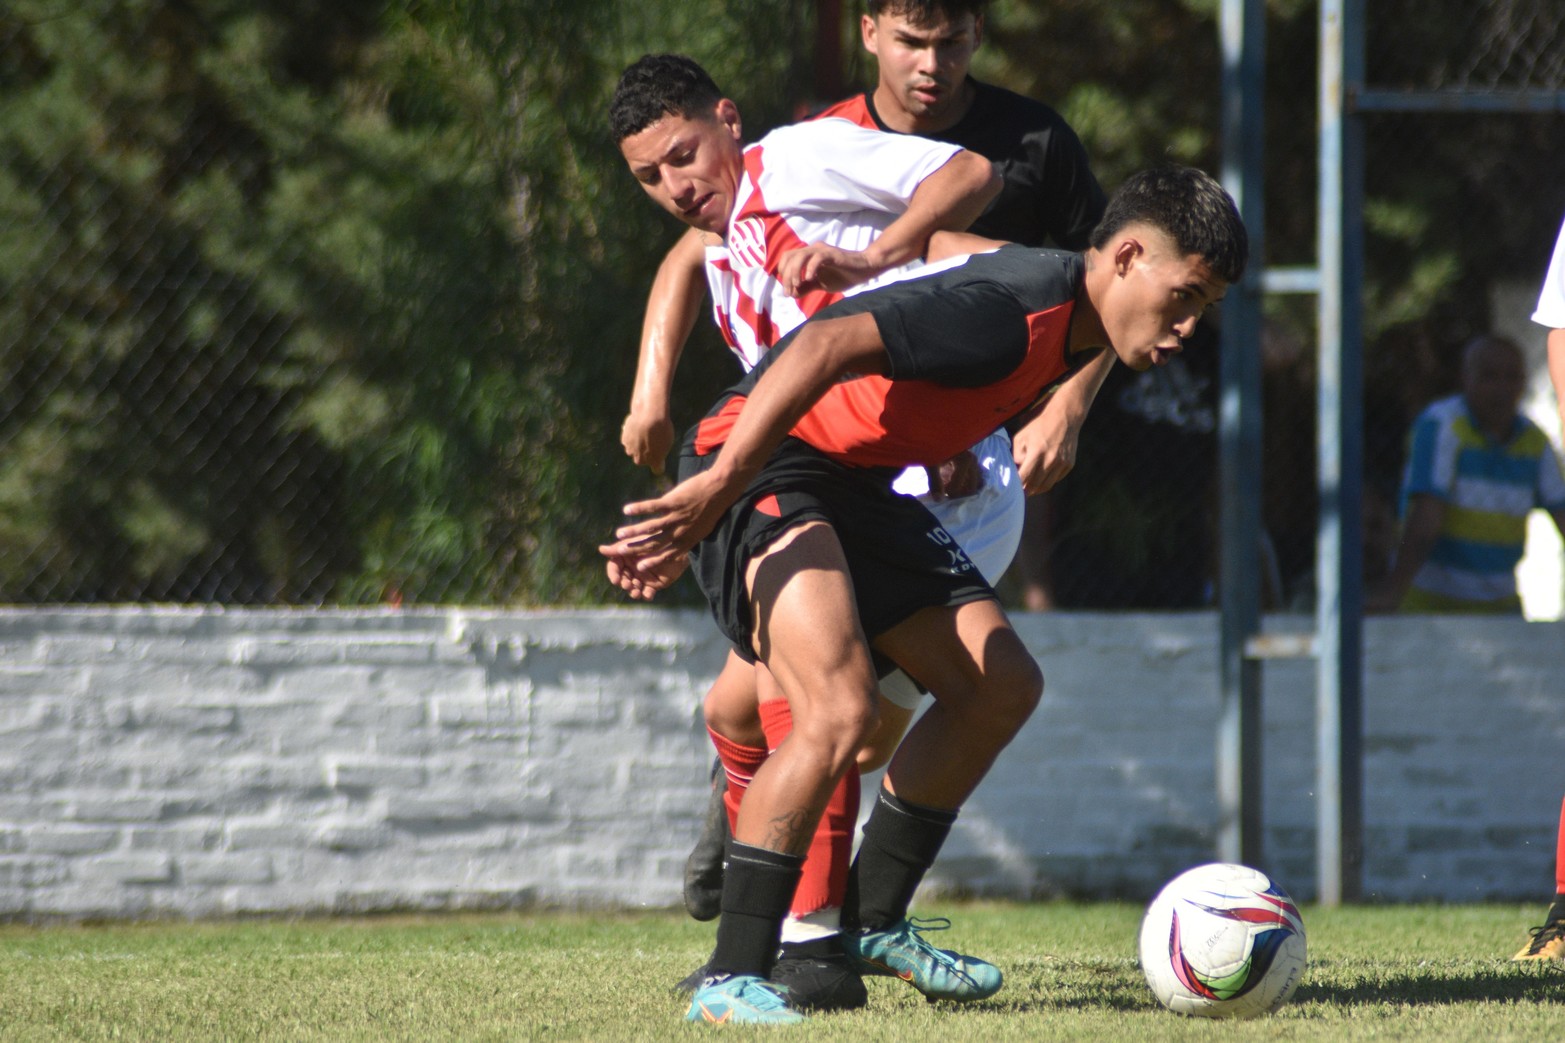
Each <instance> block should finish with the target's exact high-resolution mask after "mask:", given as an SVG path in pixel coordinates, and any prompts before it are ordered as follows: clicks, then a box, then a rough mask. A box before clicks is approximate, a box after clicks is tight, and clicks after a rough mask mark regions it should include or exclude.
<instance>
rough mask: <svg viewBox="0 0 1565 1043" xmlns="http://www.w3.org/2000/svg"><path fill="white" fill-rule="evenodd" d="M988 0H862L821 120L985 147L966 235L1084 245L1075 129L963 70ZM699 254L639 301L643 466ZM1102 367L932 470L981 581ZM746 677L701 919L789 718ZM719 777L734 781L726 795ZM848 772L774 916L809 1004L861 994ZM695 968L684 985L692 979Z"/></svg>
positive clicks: (728, 713)
mask: <svg viewBox="0 0 1565 1043" xmlns="http://www.w3.org/2000/svg"><path fill="white" fill-rule="evenodd" d="M986 6H987V5H986V4H985V3H984V2H982V0H949V2H947V0H870V2H869V3H868V4H867V6H866V13H865V14H864V15H863V16H862V18H861V29H862V34H863V41H864V46H865V48H866V49H867V50H868V51H869V52H870V53H872V54H874V55H875V56H876V60H877V64H878V82H877V85H876V87H875V88H874V89H873V90H870V91H866V92H864V93H863V94H860V95H856V96H854V97H852V98H849V99H847V100H845V101H843V102H840V103H838V104H837V105H834V106H832V107H831V108H829V109H827V110H825V112H823V113H821V114H820V115H821V118H839V119H844V120H847V121H849V122H852V123H854V124H857V125H859V126H862V127H866V128H874V129H879V130H882V131H888V132H891V133H895V134H915V135H919V136H921V137H926V138H931V139H934V140H936V141H942V142H947V143H951V144H956V145H960V146H962V147H964V148H966V149H968V150H969V151H972V152H975V153H977V154H979V155H982V156H984V157H985V158H987V159H989V160H990V161H992V162H993V163H994V165H995V169H996V171H997V172H998V173H999V174H1000V175H1001V177H1002V181H1003V184H1002V188H1001V192H1000V195H999V196H998V197H997V198H996V199H995V200H994V201H993V202H991V203H990V205H989V206H988V208H987V209H986V210H985V211H984V212H983V214H982V215H981V216H980V217H979V218H978V220H977V222H976V223H974V224H973V225H972V226H971V230H972V231H973V232H975V233H977V234H980V235H985V236H989V237H992V238H995V239H1003V240H1007V241H1011V242H1017V243H1022V244H1025V245H1028V246H1047V245H1053V246H1059V247H1062V248H1065V249H1070V250H1080V249H1083V248H1085V247H1086V245H1087V241H1088V236H1089V234H1090V232H1091V230H1092V228H1093V226H1094V225H1095V224H1096V223H1097V221H1098V218H1099V217H1100V216H1101V215H1102V213H1103V204H1104V196H1103V192H1102V189H1101V188H1100V187H1099V185H1098V182H1097V180H1096V179H1095V178H1094V177H1093V175H1092V172H1091V168H1090V165H1089V163H1088V160H1087V156H1086V152H1085V150H1084V149H1083V147H1082V145H1081V141H1080V139H1079V138H1078V137H1077V136H1076V134H1075V132H1074V131H1073V130H1072V129H1071V128H1070V126H1069V125H1068V124H1067V123H1066V122H1065V120H1064V119H1063V118H1062V117H1061V116H1060V115H1059V113H1057V112H1056V111H1055V110H1054V109H1052V108H1050V107H1049V106H1047V105H1044V104H1042V103H1040V102H1035V101H1033V100H1031V99H1029V98H1025V97H1023V96H1021V95H1019V94H1016V93H1014V92H1011V91H1007V90H1003V89H1001V88H998V87H994V86H991V85H988V84H983V83H980V82H979V81H977V80H974V79H973V78H972V77H971V76H970V75H969V73H968V66H969V63H970V62H971V60H972V57H973V53H974V51H975V50H976V48H977V47H978V46H979V44H980V43H981V40H982V36H983V31H984V12H985V8H986ZM681 256H684V257H686V258H688V261H687V263H686V264H685V265H684V266H683V268H681V266H680V265H679V264H678V261H679V259H680V257H681ZM700 265H701V254H700V251H699V249H692V250H685V251H683V254H681V250H680V249H679V248H676V250H675V251H674V252H672V253H671V254H670V256H669V259H668V261H666V262H665V264H664V266H663V269H662V271H660V273H659V280H658V285H657V286H656V287H655V288H654V293H653V297H652V300H651V301H649V305H648V312H647V315H648V321H647V326H646V333H645V334H644V337H643V350H642V358H641V363H640V365H639V367H638V371H637V380H636V387H637V394H636V396H635V398H634V399H633V402H632V408H631V410H630V413H629V415H628V416H627V417H626V420H625V425H624V430H623V441H624V445H625V448H626V451H627V452H628V453H629V454H630V455H631V457H632V458H633V459H634V460H636V462H637V463H642V464H646V465H649V466H651V467H653V468H654V470H660V469H661V466H662V460H663V457H664V455H665V454H666V452H667V450H668V447H669V445H670V444H671V441H672V428H671V427H670V426H669V424H668V421H667V412H668V388H669V387H670V385H671V382H672V371H673V367H674V365H675V363H676V361H677V359H678V352H679V347H680V344H681V343H682V336H681V337H679V338H677V339H676V338H671V337H669V336H668V335H667V331H669V330H671V329H681V330H682V329H688V326H689V323H690V321H692V319H693V310H694V308H695V306H696V305H695V304H693V303H691V301H692V298H693V297H698V296H699V286H700V282H701V279H702V277H701V274H700ZM681 311H683V312H684V313H685V314H684V315H683V316H682V315H681V314H680V312H681ZM1112 365H1113V357H1112V355H1110V354H1108V353H1102V354H1101V355H1100V356H1099V357H1097V358H1095V359H1092V360H1088V361H1087V363H1086V364H1085V365H1084V366H1083V367H1082V372H1081V373H1080V374H1079V375H1077V376H1075V377H1073V378H1072V379H1071V380H1070V381H1069V382H1068V383H1066V384H1065V385H1064V386H1063V387H1062V388H1061V390H1060V392H1059V393H1058V394H1056V395H1055V396H1053V397H1052V399H1051V401H1050V402H1049V403H1048V407H1047V408H1046V409H1041V410H1040V411H1039V413H1038V415H1037V416H1036V417H1035V418H1034V419H1033V422H1032V423H1030V424H1028V425H1027V426H1026V427H1025V428H1021V429H1019V430H1017V431H1016V432H1015V434H1014V446H1013V445H1011V444H1009V443H1010V439H1009V438H1008V437H1007V435H1006V433H1005V432H1004V431H1003V430H1002V431H999V432H996V433H995V434H994V435H993V436H992V437H991V438H990V439H989V440H988V443H989V445H990V446H993V447H996V449H997V451H996V452H994V453H993V454H992V456H991V455H988V454H984V455H979V456H975V455H974V454H972V453H968V452H962V453H959V454H957V455H956V456H955V457H954V458H953V460H952V461H951V462H948V463H945V464H944V465H943V466H942V467H941V468H940V469H939V472H938V473H941V474H945V475H957V476H962V477H967V478H969V480H970V481H971V480H976V481H977V483H978V492H979V495H971V493H972V490H973V487H972V486H971V485H967V486H965V487H964V485H963V484H962V483H961V481H960V480H958V481H957V482H955V483H954V484H952V485H948V486H945V487H942V486H940V485H939V484H935V485H934V486H933V490H934V496H935V497H941V496H945V497H946V499H945V500H944V502H942V503H937V504H936V505H935V509H937V510H939V511H943V512H944V513H945V516H946V517H947V519H948V520H947V521H946V524H947V525H948V526H951V530H952V532H953V534H954V535H956V536H957V538H958V540H959V542H961V543H962V544H963V546H964V547H966V548H967V549H968V550H970V551H972V554H973V557H974V560H975V561H976V562H977V563H978V564H980V566H981V567H982V568H983V569H984V571H985V573H986V575H987V576H988V577H989V578H990V579H991V580H994V579H997V578H998V576H999V574H1000V573H1001V572H1003V571H1004V569H1005V568H1006V566H1007V565H1008V564H1009V562H1010V559H1011V556H1012V554H1013V553H1014V552H1015V551H1016V548H1017V545H1018V542H1019V541H1020V540H1021V531H1020V522H1021V517H1022V514H1023V507H1022V504H1021V502H1020V499H1021V492H1022V491H1023V490H1025V491H1026V492H1027V493H1029V494H1036V493H1041V492H1044V491H1045V490H1047V489H1049V488H1050V487H1051V486H1052V485H1054V484H1055V483H1056V482H1058V481H1059V480H1060V479H1061V478H1063V477H1064V476H1065V475H1066V474H1067V473H1068V472H1069V471H1070V470H1071V469H1072V467H1073V466H1074V462H1075V459H1076V453H1077V439H1078V434H1079V431H1080V429H1081V426H1082V423H1083V422H1084V420H1085V419H1086V415H1087V411H1088V409H1089V407H1090V406H1091V404H1092V401H1093V399H1094V397H1095V396H1096V394H1097V391H1098V388H1099V387H1100V386H1101V385H1102V383H1103V381H1104V378H1105V377H1106V375H1107V374H1108V371H1109V369H1110V368H1111V367H1112ZM1013 462H1014V467H1013V466H1012V464H1013ZM911 475H912V477H911V478H909V477H906V476H905V477H904V480H903V483H901V484H899V489H901V490H902V491H912V492H918V491H920V490H919V488H918V487H917V483H916V479H917V478H918V477H919V476H918V474H917V472H911ZM1002 490H1003V492H1002ZM948 494H949V495H948ZM964 494H967V495H964ZM1011 498H1014V499H1011ZM1008 501H1009V502H1008ZM926 502H927V499H926ZM1036 506H1037V505H1033V504H1029V505H1028V506H1027V508H1026V513H1027V515H1028V517H1029V518H1033V517H1034V516H1037V517H1042V515H1041V514H1039V512H1037V511H1036V510H1035V507H1036ZM959 526H960V527H959ZM1024 553H1025V549H1024ZM995 563H997V564H995ZM742 676H744V675H743V674H741V673H740V672H738V671H735V670H733V669H729V668H725V670H724V672H723V675H722V677H721V678H720V679H719V683H718V684H716V685H714V686H713V689H712V691H711V693H710V694H709V695H708V697H707V699H706V700H705V710H706V716H707V724H708V727H709V730H710V732H711V734H712V736H713V741H714V742H715V743H717V744H718V746H719V748H720V750H722V751H723V755H722V757H723V761H724V763H725V765H727V766H728V772H727V779H726V780H725V776H724V773H722V772H718V773H717V774H716V775H715V776H714V779H715V784H716V789H715V790H714V807H713V808H712V809H711V810H710V811H709V813H708V816H707V826H706V832H705V834H704V835H703V837H702V839H701V841H700V842H699V843H698V844H697V845H696V848H695V849H694V850H693V851H692V853H691V857H690V859H689V861H688V863H687V867H686V884H685V898H686V903H687V906H688V907H689V908H690V909H691V912H692V914H693V915H696V916H698V917H699V918H703V919H704V918H709V917H710V916H713V915H715V914H716V911H717V910H716V900H717V889H718V888H719V887H720V886H721V875H722V862H721V860H722V857H723V840H722V834H723V831H724V830H725V829H726V826H727V822H726V821H725V819H724V815H723V811H722V807H721V806H720V802H721V801H723V800H724V799H725V798H726V799H727V801H728V809H729V813H730V816H731V814H732V809H733V808H734V807H735V806H736V805H737V800H736V799H735V798H736V796H737V793H736V790H737V789H738V788H739V787H741V786H742V783H743V779H744V778H745V777H746V776H745V774H744V772H743V771H742V770H741V769H742V766H743V765H745V764H749V763H752V762H758V760H759V758H758V757H757V756H756V754H757V752H758V753H759V754H760V755H761V756H764V753H765V749H766V747H767V746H769V745H775V744H776V742H778V741H780V739H781V737H782V736H784V735H786V733H787V728H788V721H787V707H786V704H785V703H781V702H777V701H772V702H767V703H762V704H761V706H760V711H761V716H760V718H759V720H757V719H756V718H755V709H754V707H755V697H754V693H753V687H746V686H744V685H741V684H738V683H736V682H734V680H733V679H734V678H739V677H742ZM882 695H883V697H884V698H883V700H882V703H881V707H880V709H881V712H880V715H879V720H880V727H879V729H878V730H877V731H876V733H875V734H874V736H873V737H872V739H871V741H870V743H869V744H868V745H867V746H866V748H865V750H864V751H863V754H862V756H861V766H862V767H863V768H864V769H865V770H869V769H871V768H874V767H878V766H880V765H882V764H884V763H885V760H886V759H887V758H889V756H890V755H891V752H892V750H893V749H894V747H895V745H896V742H897V740H898V739H899V738H900V737H901V735H902V732H903V730H904V729H905V728H906V727H907V724H908V722H909V721H910V720H911V718H912V715H913V713H914V711H915V709H916V708H917V705H918V700H919V693H918V691H917V689H916V687H915V686H913V685H911V684H908V683H906V682H905V680H904V679H903V678H901V677H899V676H897V675H893V676H892V677H890V678H887V679H886V680H885V682H884V683H883V686H882ZM763 728H764V731H765V739H764V741H763V738H762V736H761V734H760V732H761V730H762V729H763ZM725 782H726V784H727V785H728V786H729V787H730V788H729V790H728V792H727V793H726V794H725V793H724V786H725ZM856 783H857V780H856V779H846V780H844V787H843V792H841V793H839V794H837V795H835V796H834V797H833V800H832V803H831V804H830V805H829V806H828V809H827V812H826V815H825V817H824V818H823V819H822V823H821V830H820V834H819V835H818V836H817V840H816V847H815V849H814V853H812V855H811V859H810V861H809V862H808V863H807V865H806V871H805V878H804V881H803V882H802V883H801V885H800V888H799V891H798V893H797V895H796V897H795V903H794V908H793V913H792V915H791V916H790V918H789V921H788V922H787V924H786V925H785V928H784V935H783V938H784V950H785V953H786V954H787V960H786V961H785V963H784V965H783V966H782V967H781V968H780V974H781V973H782V972H783V971H786V972H787V980H788V982H789V984H790V986H791V987H792V988H793V991H794V995H795V997H796V998H797V999H802V1000H803V1001H804V1002H806V1003H812V1004H819V1005H822V1006H833V1005H852V1002H851V1001H850V1002H848V1003H844V1001H843V999H842V997H843V996H849V997H851V998H852V1001H860V1002H861V1000H859V999H858V997H860V996H861V995H862V991H861V990H858V991H854V990H852V989H845V988H838V987H834V978H833V975H834V974H835V973H836V972H835V971H834V970H833V968H832V967H831V966H830V961H831V960H833V958H834V957H833V953H832V949H833V943H832V941H831V938H832V935H833V934H834V933H835V916H836V910H837V909H838V907H840V906H841V904H842V901H843V899H844V889H845V886H846V875H845V868H846V865H847V857H848V853H849V851H850V849H851V843H852V833H853V829H854V827H855V822H856V819H857V792H856ZM817 855H818V856H819V857H817ZM822 961H826V962H824V963H823V962H822ZM698 977H699V976H698V975H695V976H692V977H691V978H690V979H687V982H688V983H689V984H692V985H693V984H694V982H695V981H696V980H697V979H698Z"/></svg>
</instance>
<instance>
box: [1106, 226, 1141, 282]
mask: <svg viewBox="0 0 1565 1043" xmlns="http://www.w3.org/2000/svg"><path fill="white" fill-rule="evenodd" d="M1146 252H1147V248H1146V247H1145V246H1144V245H1143V244H1142V242H1141V241H1140V240H1139V239H1137V238H1136V237H1135V236H1133V235H1122V236H1120V239H1119V242H1117V243H1116V244H1115V245H1114V253H1113V257H1114V274H1115V275H1124V274H1125V273H1126V272H1128V271H1130V268H1131V265H1132V264H1134V263H1135V262H1136V261H1137V260H1138V259H1139V258H1140V257H1141V256H1142V255H1143V254H1145V253H1146Z"/></svg>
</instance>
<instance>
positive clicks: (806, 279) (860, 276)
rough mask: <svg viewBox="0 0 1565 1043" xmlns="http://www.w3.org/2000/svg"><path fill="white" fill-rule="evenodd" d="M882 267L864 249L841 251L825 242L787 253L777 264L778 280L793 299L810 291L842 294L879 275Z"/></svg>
mask: <svg viewBox="0 0 1565 1043" xmlns="http://www.w3.org/2000/svg"><path fill="white" fill-rule="evenodd" d="M881 271H882V268H881V267H880V266H878V265H875V264H873V263H871V261H870V259H869V258H868V257H867V256H865V254H864V252H863V251H862V250H841V249H838V248H837V247H835V246H828V245H826V244H825V243H814V244H811V245H810V246H801V247H799V248H798V249H797V250H790V251H788V252H787V253H785V254H783V257H782V260H781V261H780V262H778V265H777V281H778V282H780V283H782V288H783V290H784V291H786V292H787V294H788V296H790V297H798V296H799V295H800V294H804V293H808V292H809V291H810V290H829V291H831V292H832V293H842V292H843V291H844V290H848V289H851V288H852V287H854V286H857V285H858V284H859V283H861V282H864V281H865V280H867V279H873V278H874V277H875V276H877V275H879V274H880V273H881Z"/></svg>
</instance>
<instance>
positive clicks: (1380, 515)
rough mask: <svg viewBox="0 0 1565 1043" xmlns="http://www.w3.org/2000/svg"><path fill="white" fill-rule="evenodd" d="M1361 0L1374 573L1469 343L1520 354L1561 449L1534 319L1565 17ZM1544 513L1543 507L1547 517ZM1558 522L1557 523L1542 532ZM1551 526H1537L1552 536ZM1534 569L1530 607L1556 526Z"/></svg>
mask: <svg viewBox="0 0 1565 1043" xmlns="http://www.w3.org/2000/svg"><path fill="white" fill-rule="evenodd" d="M1450 6H1451V12H1450V13H1451V14H1453V15H1455V17H1450V18H1433V17H1431V11H1430V9H1429V5H1427V4H1418V3H1414V2H1411V0H1372V2H1371V3H1369V4H1368V5H1367V7H1366V16H1367V24H1366V33H1367V38H1366V48H1367V53H1368V54H1369V55H1370V56H1372V57H1371V60H1370V61H1368V62H1367V67H1366V72H1365V80H1366V93H1372V94H1373V95H1374V99H1373V100H1374V109H1373V110H1372V111H1369V112H1367V113H1366V114H1365V115H1364V116H1363V120H1364V130H1365V150H1366V164H1365V199H1366V203H1365V214H1364V217H1365V227H1366V236H1367V241H1366V247H1365V249H1366V268H1365V283H1366V285H1365V302H1366V306H1365V312H1364V315H1365V327H1366V329H1365V336H1366V358H1365V362H1366V366H1365V384H1366V392H1365V393H1366V403H1365V407H1366V408H1365V424H1366V438H1365V448H1366V464H1365V467H1366V474H1365V479H1366V481H1365V500H1366V505H1365V511H1366V518H1365V523H1366V524H1365V531H1366V535H1365V539H1366V548H1365V549H1366V555H1365V565H1366V569H1367V570H1369V572H1370V573H1371V578H1372V579H1373V578H1374V577H1375V576H1376V575H1378V574H1382V573H1383V572H1384V570H1385V569H1386V568H1387V567H1388V564H1389V561H1390V556H1391V551H1392V546H1393V538H1394V535H1395V531H1396V530H1395V528H1394V526H1393V525H1392V523H1391V520H1392V518H1393V517H1394V516H1395V512H1396V511H1397V509H1398V507H1399V506H1400V504H1399V499H1400V497H1399V492H1400V485H1401V483H1402V479H1403V476H1404V465H1405V463H1406V453H1407V446H1408V443H1407V437H1408V433H1409V426H1410V424H1411V422H1412V421H1413V419H1414V418H1415V417H1416V416H1417V415H1418V413H1419V412H1420V411H1422V410H1423V409H1424V407H1426V406H1428V405H1429V404H1430V403H1432V402H1433V401H1435V400H1437V399H1439V398H1442V397H1444V396H1447V395H1452V394H1456V393H1458V392H1459V390H1460V388H1461V367H1462V357H1463V349H1464V347H1465V346H1466V345H1467V344H1468V343H1469V342H1470V341H1471V340H1472V339H1473V338H1475V337H1477V336H1480V335H1487V334H1495V335H1499V336H1503V337H1506V338H1509V339H1511V340H1513V341H1514V342H1515V343H1516V344H1517V345H1519V346H1520V347H1522V348H1523V350H1524V353H1525V356H1526V359H1527V363H1528V370H1529V390H1528V392H1527V393H1526V395H1525V396H1524V398H1523V403H1522V405H1523V410H1524V412H1526V413H1527V414H1529V415H1530V416H1531V417H1532V418H1533V419H1534V420H1536V421H1537V422H1538V423H1539V424H1540V426H1543V427H1544V428H1545V430H1546V431H1548V432H1550V433H1551V436H1552V438H1551V440H1552V441H1553V442H1554V444H1555V445H1558V444H1559V435H1560V432H1559V430H1558V426H1559V425H1558V419H1557V418H1558V412H1557V410H1556V409H1555V408H1554V396H1553V392H1552V389H1551V388H1550V386H1549V383H1548V376H1547V373H1546V370H1545V368H1544V337H1545V332H1546V331H1544V330H1543V329H1542V328H1541V327H1538V326H1536V325H1533V324H1532V323H1530V322H1529V321H1528V319H1529V316H1530V315H1531V313H1532V311H1533V307H1534V305H1535V303H1536V301H1537V297H1538V289H1539V286H1540V284H1541V282H1542V277H1543V273H1544V269H1545V267H1546V265H1547V263H1548V259H1549V255H1550V253H1551V251H1552V248H1553V244H1554V240H1555V236H1556V233H1557V232H1558V230H1559V227H1560V222H1561V219H1562V217H1565V19H1562V18H1561V17H1560V15H1561V11H1560V8H1559V5H1558V4H1556V3H1551V2H1548V0H1485V2H1481V3H1474V4H1471V5H1450ZM1539 517H1541V515H1540V516H1539ZM1548 528H1549V530H1552V526H1549V527H1548ZM1540 536H1541V537H1543V538H1541V539H1540ZM1548 536H1549V532H1545V531H1541V530H1538V529H1537V528H1536V526H1535V529H1534V533H1533V539H1532V540H1531V541H1530V544H1529V551H1528V561H1527V562H1525V563H1524V565H1523V590H1522V592H1523V595H1524V599H1526V601H1527V602H1528V605H1529V610H1530V611H1532V612H1533V613H1534V614H1545V615H1551V616H1555V615H1558V613H1559V600H1560V593H1561V591H1560V586H1561V581H1560V566H1559V560H1560V557H1559V556H1560V551H1559V544H1558V539H1557V534H1556V535H1555V538H1554V539H1552V540H1551V539H1549V538H1548Z"/></svg>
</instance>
